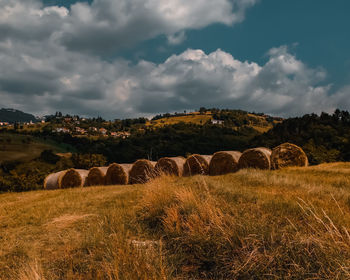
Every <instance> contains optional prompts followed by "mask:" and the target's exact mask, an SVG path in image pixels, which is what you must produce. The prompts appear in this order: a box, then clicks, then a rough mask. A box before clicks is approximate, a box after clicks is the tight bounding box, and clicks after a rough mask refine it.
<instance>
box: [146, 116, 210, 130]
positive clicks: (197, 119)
mask: <svg viewBox="0 0 350 280" xmlns="http://www.w3.org/2000/svg"><path fill="white" fill-rule="evenodd" d="M212 119H213V117H212V115H211V114H209V113H207V114H203V115H201V114H194V113H193V114H188V115H187V116H171V117H169V118H162V119H158V120H154V121H150V122H149V123H147V125H152V126H155V127H159V126H165V125H173V124H177V123H180V122H184V123H193V124H198V125H203V124H205V123H206V122H208V121H210V120H212Z"/></svg>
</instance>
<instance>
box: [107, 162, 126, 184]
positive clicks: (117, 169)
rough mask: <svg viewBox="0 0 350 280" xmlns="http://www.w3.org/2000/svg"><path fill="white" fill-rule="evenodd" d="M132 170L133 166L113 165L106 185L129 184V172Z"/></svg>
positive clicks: (109, 168) (108, 173)
mask: <svg viewBox="0 0 350 280" xmlns="http://www.w3.org/2000/svg"><path fill="white" fill-rule="evenodd" d="M131 168H132V164H118V163H113V164H111V165H110V166H109V167H108V170H107V173H106V185H127V184H129V172H130V170H131Z"/></svg>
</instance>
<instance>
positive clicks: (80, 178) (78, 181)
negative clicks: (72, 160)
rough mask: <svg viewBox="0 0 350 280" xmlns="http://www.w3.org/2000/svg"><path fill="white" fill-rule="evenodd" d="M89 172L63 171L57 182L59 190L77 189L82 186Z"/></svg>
mask: <svg viewBox="0 0 350 280" xmlns="http://www.w3.org/2000/svg"><path fill="white" fill-rule="evenodd" d="M88 173H89V171H88V170H84V169H73V168H72V169H69V170H66V171H64V174H62V176H60V178H59V180H58V186H59V188H60V189H66V188H77V187H82V186H84V183H85V179H86V177H87V175H88Z"/></svg>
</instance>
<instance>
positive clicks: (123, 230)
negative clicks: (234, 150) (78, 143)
mask: <svg viewBox="0 0 350 280" xmlns="http://www.w3.org/2000/svg"><path fill="white" fill-rule="evenodd" d="M349 230H350V164H349V163H334V164H323V165H319V166H315V167H308V168H290V169H285V170H280V171H257V170H241V171H239V172H238V173H235V174H230V175H226V176H219V177H205V176H204V177H202V176H196V177H192V178H173V177H162V178H159V179H156V180H154V181H153V182H150V183H148V184H146V185H134V186H110V187H91V188H82V189H68V190H55V191H33V192H28V193H9V194H2V195H0V244H1V245H0V279H349V277H350V234H349Z"/></svg>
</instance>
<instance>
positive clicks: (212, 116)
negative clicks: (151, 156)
mask: <svg viewBox="0 0 350 280" xmlns="http://www.w3.org/2000/svg"><path fill="white" fill-rule="evenodd" d="M282 121H283V119H282V118H279V117H271V116H269V115H264V114H255V113H249V112H246V111H242V110H229V109H225V110H219V109H204V110H201V111H198V112H193V113H180V114H178V113H176V114H169V113H166V114H163V115H157V116H155V117H154V118H153V119H152V120H151V121H150V122H147V125H148V126H155V127H162V126H166V125H173V124H178V123H180V122H184V123H187V124H197V125H205V124H207V123H211V124H217V125H223V126H225V127H231V128H236V129H238V128H242V127H250V128H253V129H255V130H256V131H259V132H260V133H264V132H267V131H269V130H270V129H271V128H273V127H274V125H276V124H278V123H281V122H282Z"/></svg>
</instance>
